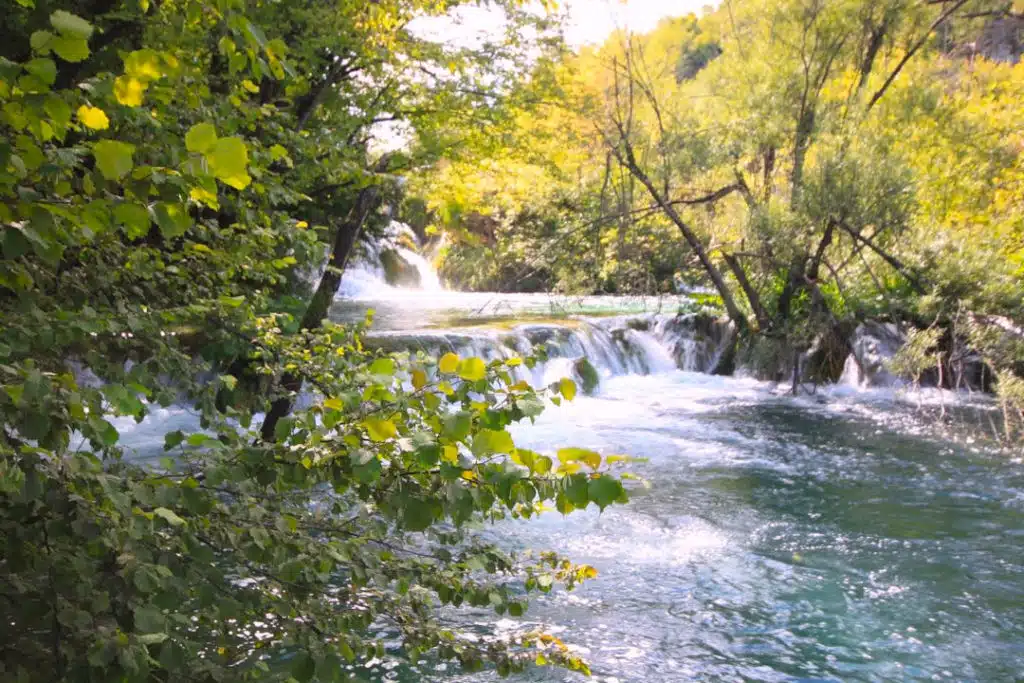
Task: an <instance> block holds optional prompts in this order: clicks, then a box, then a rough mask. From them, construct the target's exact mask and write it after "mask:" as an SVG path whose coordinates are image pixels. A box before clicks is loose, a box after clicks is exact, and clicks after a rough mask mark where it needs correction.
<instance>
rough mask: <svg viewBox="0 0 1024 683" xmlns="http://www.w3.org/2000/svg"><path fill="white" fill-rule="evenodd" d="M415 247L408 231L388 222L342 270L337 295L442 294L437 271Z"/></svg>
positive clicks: (351, 297)
mask: <svg viewBox="0 0 1024 683" xmlns="http://www.w3.org/2000/svg"><path fill="white" fill-rule="evenodd" d="M419 247H420V245H419V240H418V238H417V237H416V234H415V233H414V232H413V230H412V228H410V227H409V226H408V225H406V224H405V223H401V222H399V221H391V223H390V224H389V225H388V227H387V230H386V231H385V233H384V236H383V237H380V238H374V239H368V240H366V241H364V242H363V243H362V244H360V245H359V249H360V252H361V253H359V254H357V255H356V256H355V257H354V258H353V259H352V260H351V261H350V262H349V264H348V267H346V268H345V274H344V275H343V276H342V278H341V286H340V287H339V288H338V296H341V297H345V298H350V299H361V298H378V297H382V296H386V295H387V294H389V293H394V292H397V291H406V290H410V291H418V290H423V291H442V290H443V289H444V287H443V286H442V285H441V280H440V278H439V277H438V274H437V271H436V270H434V267H433V266H432V265H431V263H430V262H429V261H428V260H427V259H426V258H424V257H423V255H422V254H420V253H418V252H417V251H416V249H418V248H419ZM389 280H391V282H389Z"/></svg>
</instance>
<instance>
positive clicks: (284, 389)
mask: <svg viewBox="0 0 1024 683" xmlns="http://www.w3.org/2000/svg"><path fill="white" fill-rule="evenodd" d="M380 202H381V187H380V185H378V184H374V185H371V186H369V187H366V188H363V189H362V190H361V191H360V192H359V196H358V197H357V198H356V203H355V206H353V207H352V210H351V212H350V213H349V215H348V218H347V219H346V220H345V222H344V223H342V224H341V225H340V226H338V231H337V233H335V236H334V244H333V245H332V248H331V258H330V260H329V261H328V263H327V268H325V269H324V274H323V276H321V278H320V283H319V284H318V285H317V288H316V292H315V293H314V294H313V297H312V299H310V301H309V305H308V306H307V307H306V311H305V313H304V314H303V316H302V321H301V323H300V328H301V329H302V330H315V329H317V328H318V327H320V325H321V324H323V321H324V318H326V317H327V311H328V309H329V308H330V307H331V302H332V301H333V300H334V295H335V294H336V293H337V292H338V286H339V285H340V284H341V277H342V275H343V274H344V272H345V266H346V265H347V264H348V259H349V256H351V254H352V248H353V247H354V246H355V243H356V240H358V239H359V234H360V233H361V232H362V230H363V226H364V225H365V224H366V220H367V219H368V218H369V217H370V216H371V215H372V214H373V212H374V211H376V210H377V208H378V207H379V206H380ZM301 388H302V377H301V376H299V375H298V374H296V373H291V372H289V373H285V374H284V376H282V377H281V382H280V385H279V392H280V393H281V396H280V397H279V398H277V399H276V400H275V401H274V402H273V403H272V404H271V406H270V410H269V411H268V412H267V417H266V418H265V419H264V420H263V425H262V427H261V428H260V438H261V439H262V440H263V441H264V442H267V443H270V442H273V441H274V431H275V430H276V428H277V425H278V423H279V422H280V421H281V419H282V418H284V417H285V416H286V415H288V413H290V412H291V410H292V405H293V404H294V402H295V394H296V393H298V391H299V390H300V389H301Z"/></svg>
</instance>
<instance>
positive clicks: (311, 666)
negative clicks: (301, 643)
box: [291, 651, 316, 683]
mask: <svg viewBox="0 0 1024 683" xmlns="http://www.w3.org/2000/svg"><path fill="white" fill-rule="evenodd" d="M291 674H292V678H294V679H295V680H296V681H298V682H299V683H307V682H308V681H311V680H313V676H314V675H315V674H316V661H315V660H314V659H313V658H312V657H310V656H309V653H308V652H305V651H302V652H300V653H299V654H297V655H295V659H293V660H292V665H291Z"/></svg>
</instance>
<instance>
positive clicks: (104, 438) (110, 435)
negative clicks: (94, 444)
mask: <svg viewBox="0 0 1024 683" xmlns="http://www.w3.org/2000/svg"><path fill="white" fill-rule="evenodd" d="M89 426H90V427H92V429H93V431H95V432H96V434H97V436H98V437H99V439H100V443H102V444H103V445H104V446H113V445H114V444H115V443H117V440H118V439H120V438H121V434H120V432H118V431H117V428H116V427H114V425H112V424H110V423H109V422H107V421H106V420H104V419H102V418H99V417H90V418H89Z"/></svg>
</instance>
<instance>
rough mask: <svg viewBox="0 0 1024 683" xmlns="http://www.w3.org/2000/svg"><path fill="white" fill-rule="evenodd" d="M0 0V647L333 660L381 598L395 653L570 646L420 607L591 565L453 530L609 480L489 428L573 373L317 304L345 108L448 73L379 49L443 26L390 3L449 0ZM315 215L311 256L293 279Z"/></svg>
mask: <svg viewBox="0 0 1024 683" xmlns="http://www.w3.org/2000/svg"><path fill="white" fill-rule="evenodd" d="M19 4H20V7H19V8H18V9H16V10H14V11H13V12H12V13H10V14H9V15H6V16H5V17H4V22H5V25H7V26H16V27H18V31H19V32H20V33H19V35H25V36H27V37H28V41H27V42H25V41H24V40H13V41H11V42H10V43H9V44H6V45H4V46H3V48H2V49H3V50H4V53H3V58H2V60H0V110H2V118H0V126H2V127H3V129H4V142H0V220H2V224H3V227H2V241H0V244H2V250H3V251H2V253H3V259H2V260H0V311H2V316H3V326H2V330H0V386H2V388H3V391H2V392H0V417H2V428H0V527H2V531H3V541H2V542H0V574H2V576H3V581H2V582H0V604H2V605H3V608H2V612H0V613H2V614H3V620H2V622H3V623H2V626H0V641H2V643H3V644H2V645H0V649H2V650H3V657H2V660H0V661H2V665H0V666H2V667H3V668H2V673H3V677H4V678H5V679H8V678H9V679H11V680H26V681H31V680H47V681H49V680H168V681H169V680H197V681H215V680H248V679H268V680H280V679H286V678H289V677H291V678H294V679H296V680H300V681H301V680H310V679H312V678H314V677H316V678H319V679H320V680H340V679H342V678H344V676H345V675H346V674H345V673H344V671H345V667H346V666H348V665H349V664H350V663H352V664H355V665H359V664H361V663H365V662H366V661H368V660H370V659H372V658H373V657H375V656H380V655H381V654H382V653H383V652H384V649H385V645H384V644H383V643H382V642H381V640H380V639H379V637H377V636H376V635H375V634H377V633H379V632H380V631H381V629H386V630H387V631H388V633H390V634H394V636H395V637H396V638H397V639H398V640H399V641H400V642H401V643H402V653H403V656H404V657H406V658H407V660H408V661H411V662H412V661H416V660H417V659H418V658H420V657H435V658H440V659H453V660H457V661H460V662H462V663H463V665H465V666H466V667H469V668H476V667H479V666H482V665H483V664H485V663H487V664H490V665H493V666H496V667H497V668H498V670H499V671H501V672H508V671H510V670H515V669H520V668H522V667H524V666H526V665H527V664H528V663H532V662H535V661H536V662H542V663H543V662H550V663H552V664H557V665H562V666H566V667H569V668H572V669H577V670H584V671H585V670H586V665H585V664H584V663H583V662H581V661H580V660H579V659H578V658H576V657H575V656H574V655H572V654H571V653H570V652H569V650H568V649H567V648H566V647H565V645H564V644H562V643H561V641H558V640H557V639H555V638H553V637H551V636H548V635H546V634H540V633H524V634H521V635H520V636H518V637H517V638H516V639H514V640H512V641H509V642H496V643H490V644H483V645H481V644H479V643H477V642H474V641H471V640H469V639H466V638H463V637H461V636H460V634H459V633H458V631H457V630H454V629H453V628H452V627H450V626H449V625H447V624H445V623H444V622H442V621H441V620H439V619H438V617H437V610H436V607H437V606H438V605H439V604H453V605H460V604H463V603H468V604H472V605H477V606H485V605H490V606H492V607H493V608H494V609H495V610H496V611H498V612H499V613H508V614H511V615H519V614H521V613H522V611H523V610H524V609H525V593H526V592H530V591H542V592H547V591H549V590H551V589H552V587H553V586H554V585H555V584H564V585H566V586H568V587H572V586H573V585H575V584H576V583H578V582H579V581H581V580H584V579H586V578H588V577H590V576H592V575H593V574H594V570H593V569H592V568H589V567H585V566H575V565H573V564H571V563H570V562H568V561H567V560H564V559H562V558H558V557H555V556H554V555H551V554H542V555H540V556H537V557H535V558H532V559H530V558H517V557H515V556H514V555H512V554H510V553H508V552H505V551H502V550H500V549H498V548H495V547H492V546H487V545H485V544H482V543H480V542H479V541H478V540H476V539H475V538H474V537H473V534H472V533H471V532H470V531H469V527H470V525H472V524H474V523H478V522H486V521H491V520H497V519H503V518H508V517H512V518H521V517H530V516H532V515H534V514H536V512H537V509H538V505H539V504H540V503H541V502H543V501H551V502H552V503H554V504H555V505H556V506H557V507H558V509H559V510H560V511H561V512H563V513H568V512H570V511H572V510H573V509H578V508H585V507H587V506H588V505H589V504H590V503H594V504H596V505H598V506H599V507H601V508H604V507H605V506H607V505H608V504H611V503H613V502H618V501H622V500H625V497H626V494H625V491H624V489H623V487H622V484H621V483H620V482H619V481H618V479H616V478H615V477H613V476H612V475H611V474H610V470H611V468H612V467H615V466H617V463H619V462H621V459H616V458H611V457H609V458H602V457H601V456H600V455H599V454H597V453H591V452H588V451H582V450H576V449H566V450H564V451H561V452H560V453H559V458H558V460H557V462H555V461H553V459H552V458H551V457H548V456H545V455H541V454H536V453H532V452H530V451H527V450H524V449H519V448H516V446H515V444H514V443H513V441H512V438H511V436H510V435H509V432H508V431H507V427H508V426H509V425H510V424H512V423H514V422H517V421H521V420H526V419H532V418H533V417H534V416H536V415H537V414H538V413H539V412H540V411H541V410H542V409H543V407H544V402H545V400H546V398H549V397H550V398H552V399H554V400H558V401H560V400H562V399H566V400H571V398H572V397H573V396H574V394H575V386H574V385H573V384H572V383H571V382H570V381H568V380H566V381H563V382H561V383H557V384H556V385H555V386H554V387H551V388H548V389H542V390H540V391H535V390H534V389H533V388H531V387H530V386H529V385H528V384H525V383H524V382H521V381H518V380H517V378H516V377H515V373H516V372H517V370H516V368H517V367H518V365H520V364H523V363H525V364H531V363H533V362H534V360H533V359H518V358H512V359H508V360H505V361H495V362H492V363H485V362H484V361H482V360H480V359H477V358H458V357H456V356H454V355H453V354H448V355H446V356H444V357H443V358H441V359H439V360H438V359H428V358H425V357H422V356H415V357H410V356H408V355H405V356H388V355H385V354H382V353H379V352H376V351H373V350H370V349H367V348H366V347H364V346H363V344H362V342H361V334H362V332H363V328H362V327H358V326H357V327H354V328H345V327H341V326H338V325H335V324H333V323H330V322H329V321H325V320H324V315H325V314H326V302H327V301H329V298H328V299H325V294H324V292H327V291H328V290H329V289H330V287H331V284H330V283H331V282H332V281H333V279H335V278H336V277H337V275H338V271H339V270H340V268H341V267H343V266H344V262H345V261H344V259H345V258H346V257H347V251H348V250H349V249H350V247H351V244H352V243H353V242H354V241H355V239H357V238H358V233H359V230H360V229H361V227H362V226H363V224H364V223H365V222H366V221H367V220H368V218H369V216H370V214H371V213H372V212H373V208H374V207H375V202H376V201H377V200H376V195H377V190H376V189H375V188H378V187H379V175H380V174H381V173H384V172H385V171H388V170H393V168H394V166H393V165H392V164H393V163H399V162H398V161H395V160H388V161H387V164H388V166H387V168H385V167H384V166H377V167H376V168H374V167H372V166H370V164H371V163H374V162H372V161H371V158H370V155H369V153H368V145H367V139H366V136H367V135H368V134H369V132H368V131H370V130H371V126H372V124H373V123H374V122H375V121H378V120H379V119H380V118H381V117H382V116H387V115H394V116H399V115H402V116H406V117H407V118H409V119H410V120H415V119H416V117H419V116H422V117H425V118H424V119H423V122H424V126H425V127H427V128H428V129H429V127H430V124H431V121H432V120H431V119H429V118H428V113H429V111H428V110H429V108H430V104H431V103H436V102H438V101H448V102H450V103H454V102H456V97H457V95H456V92H455V91H456V89H457V86H458V85H459V84H460V83H461V84H462V85H465V81H458V80H457V79H452V80H443V81H437V82H433V83H425V82H424V81H423V80H422V79H420V78H412V77H408V78H406V77H405V75H406V74H405V72H399V71H397V70H398V69H399V67H401V68H402V69H405V68H408V69H412V68H414V67H415V66H416V65H429V64H432V63H433V62H434V61H435V60H437V59H445V58H446V57H447V55H446V54H444V52H443V51H437V50H434V51H433V52H431V50H433V48H431V47H430V46H429V45H424V44H422V43H421V41H417V40H416V39H415V38H414V37H413V36H411V35H410V34H408V32H407V31H405V29H404V23H405V22H406V21H407V20H408V19H409V18H411V17H412V16H415V15H416V14H417V13H420V12H429V11H443V10H445V9H446V8H448V7H449V6H450V3H434V2H426V1H423V2H420V1H418V0H394V1H393V2H381V3H369V4H367V3H362V2H347V1H345V0H339V1H338V2H332V3H301V2H300V3H276V2H267V3H264V2H259V1H257V0H253V1H251V2H242V1H241V0H219V1H218V2H215V3H207V2H199V1H193V0H180V1H175V0H167V1H165V2H145V1H142V0H140V1H139V2H137V3H135V2H129V3H125V4H123V5H122V4H120V3H116V4H115V3H111V2H79V3H71V2H68V3H43V2H39V3H37V6H35V7H33V3H31V2H21V3H19ZM464 58H465V60H466V61H465V65H466V68H465V71H466V73H467V74H469V72H470V71H471V69H470V68H469V67H470V66H471V62H472V60H471V56H470V55H464ZM457 66H458V65H457ZM458 70H459V69H456V71H458ZM356 74H359V75H358V76H356ZM470 76H471V74H470V75H469V76H467V77H470ZM458 101H459V102H461V103H463V104H467V103H468V104H471V102H472V100H471V98H470V99H461V100H458ZM406 107H409V108H410V112H409V113H405V108H406ZM470 108H471V107H470ZM314 197H319V198H322V199H323V198H325V199H323V201H318V202H313V201H311V199H313V198H314ZM321 226H322V228H321ZM321 233H322V236H321ZM324 241H328V242H330V243H331V244H332V245H333V246H334V247H335V248H334V249H333V254H332V256H331V259H332V262H333V263H332V266H333V268H329V269H328V271H327V274H326V275H325V276H324V278H323V280H322V282H323V283H327V284H326V285H323V286H320V287H319V289H320V291H319V292H318V293H317V296H315V297H314V298H312V299H311V300H310V301H309V302H302V301H296V300H295V298H294V296H293V292H294V291H295V283H296V281H297V280H298V279H299V275H298V274H299V272H300V271H301V270H302V269H308V268H309V267H310V266H315V265H316V264H317V262H318V261H319V260H320V256H321V254H322V253H323V243H324ZM339 245H340V246H339ZM97 378H98V381H97ZM299 391H305V392H307V393H309V394H311V395H312V396H313V397H314V398H315V400H314V401H313V402H312V404H311V405H309V406H308V407H301V408H300V407H297V406H296V405H295V404H294V396H295V394H296V393H298V392H299ZM183 401H184V402H186V403H187V404H188V405H189V406H191V407H190V410H192V411H194V413H195V414H196V416H197V421H196V424H195V425H194V427H191V428H187V429H183V430H173V431H168V432H167V433H166V434H165V435H164V447H165V451H166V457H164V458H162V459H160V460H159V462H148V463H147V462H140V461H138V460H137V459H133V458H131V457H128V455H130V454H128V453H126V451H125V447H124V445H123V444H122V438H121V437H122V432H123V431H124V430H125V429H126V428H127V425H128V424H129V423H130V422H131V421H135V422H142V421H145V420H147V419H148V420H150V421H152V420H154V419H156V418H157V417H158V413H160V412H161V411H162V410H165V409H168V408H170V407H173V406H175V405H180V404H181V402H183ZM280 406H283V409H282V408H281V407H280ZM264 414H267V415H268V417H267V418H266V419H265V420H261V416H262V415H264ZM271 415H272V416H274V420H273V421H272V422H271V421H270V416H271ZM271 426H272V428H271Z"/></svg>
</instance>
